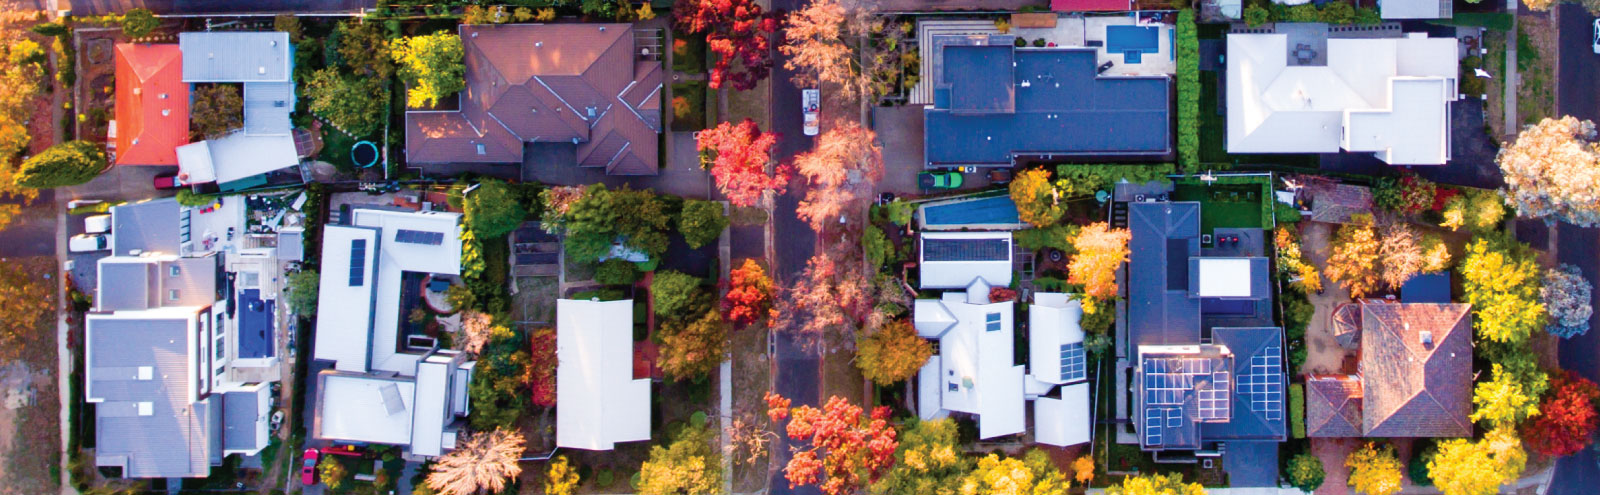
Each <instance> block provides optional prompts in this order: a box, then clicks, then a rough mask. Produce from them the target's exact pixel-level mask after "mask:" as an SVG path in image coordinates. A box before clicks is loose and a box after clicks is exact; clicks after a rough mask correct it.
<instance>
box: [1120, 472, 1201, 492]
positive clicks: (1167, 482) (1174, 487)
mask: <svg viewBox="0 0 1600 495" xmlns="http://www.w3.org/2000/svg"><path fill="white" fill-rule="evenodd" d="M1205 493H1206V489H1205V488H1204V487H1201V486H1200V484H1199V483H1184V482H1183V475H1182V474H1176V473H1174V474H1159V473H1157V474H1146V475H1142V476H1129V477H1126V478H1123V479H1122V483H1121V484H1117V485H1111V486H1108V487H1106V495H1205Z"/></svg>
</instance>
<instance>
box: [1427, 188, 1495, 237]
mask: <svg viewBox="0 0 1600 495" xmlns="http://www.w3.org/2000/svg"><path fill="white" fill-rule="evenodd" d="M1439 214H1440V215H1441V216H1443V217H1444V221H1443V222H1440V223H1439V226H1441V227H1444V228H1447V229H1450V230H1460V229H1461V228H1462V227H1466V228H1467V230H1471V231H1473V232H1484V231H1489V230H1494V228H1495V227H1498V226H1500V221H1501V220H1503V219H1505V214H1506V208H1505V199H1504V198H1501V197H1500V193H1498V192H1496V191H1492V190H1488V189H1474V188H1464V189H1462V190H1461V193H1460V194H1457V195H1455V196H1452V197H1451V198H1450V199H1447V200H1445V203H1444V210H1443V211H1441V212H1440V213H1439Z"/></svg>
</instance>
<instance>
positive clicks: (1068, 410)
mask: <svg viewBox="0 0 1600 495" xmlns="http://www.w3.org/2000/svg"><path fill="white" fill-rule="evenodd" d="M1033 424H1034V427H1033V439H1034V441H1036V442H1039V443H1042V444H1045V445H1054V446H1057V447H1066V446H1069V445H1077V444H1080V443H1087V442H1088V441H1089V382H1083V383H1075V384H1072V385H1067V386H1064V387H1061V398H1060V399H1052V398H1048V397H1041V398H1039V399H1037V400H1035V401H1033Z"/></svg>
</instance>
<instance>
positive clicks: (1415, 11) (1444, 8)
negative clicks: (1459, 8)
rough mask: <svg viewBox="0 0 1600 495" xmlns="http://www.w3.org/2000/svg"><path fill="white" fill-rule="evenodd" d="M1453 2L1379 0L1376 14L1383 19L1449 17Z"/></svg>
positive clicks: (1452, 13)
mask: <svg viewBox="0 0 1600 495" xmlns="http://www.w3.org/2000/svg"><path fill="white" fill-rule="evenodd" d="M1454 15H1455V4H1454V3H1453V2H1450V1H1448V0H1379V2H1378V16H1379V17H1382V18H1383V19H1384V20H1402V19H1449V18H1450V17H1452V16H1454Z"/></svg>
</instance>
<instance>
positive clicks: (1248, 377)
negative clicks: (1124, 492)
mask: <svg viewBox="0 0 1600 495" xmlns="http://www.w3.org/2000/svg"><path fill="white" fill-rule="evenodd" d="M1128 214H1129V220H1128V221H1129V230H1130V234H1131V237H1130V240H1129V248H1130V250H1131V252H1132V254H1131V256H1130V260H1129V264H1128V268H1127V272H1126V274H1125V275H1126V281H1127V284H1126V286H1127V288H1126V290H1127V303H1126V305H1125V306H1126V307H1125V313H1126V314H1125V321H1126V322H1127V323H1126V332H1127V334H1126V337H1125V338H1126V343H1127V344H1126V345H1127V346H1128V347H1129V348H1130V349H1132V353H1131V355H1130V356H1128V357H1129V358H1132V362H1130V363H1128V365H1129V366H1131V367H1132V368H1133V378H1134V381H1135V383H1134V390H1135V393H1134V401H1133V404H1132V406H1133V408H1132V412H1133V414H1132V422H1133V427H1134V429H1135V430H1136V431H1137V432H1138V443H1139V445H1140V447H1142V448H1143V449H1144V450H1147V451H1153V452H1156V453H1158V454H1167V455H1171V454H1174V453H1188V454H1192V455H1196V456H1215V455H1220V454H1221V453H1222V452H1223V451H1225V450H1226V451H1234V450H1240V449H1235V448H1232V447H1228V448H1224V445H1230V444H1239V445H1237V446H1249V445H1251V444H1252V443H1253V442H1281V441H1283V440H1284V439H1285V438H1286V436H1285V433H1286V429H1285V425H1286V417H1285V416H1286V415H1285V414H1284V411H1285V410H1286V405H1285V404H1286V398H1285V397H1284V386H1285V384H1286V383H1287V382H1288V375H1287V373H1286V372H1285V370H1284V366H1283V349H1284V339H1283V330H1282V329H1281V328H1278V327H1275V326H1273V325H1272V293H1271V286H1270V274H1269V272H1268V266H1267V260H1266V258H1264V257H1263V256H1262V253H1263V251H1264V249H1265V246H1264V243H1265V239H1264V235H1263V234H1262V232H1261V230H1260V229H1231V230H1227V231H1224V229H1217V230H1216V231H1214V232H1206V233H1202V232H1201V229H1200V227H1201V221H1200V220H1201V205H1200V204H1199V203H1195V202H1134V203H1129V204H1128ZM1224 237H1226V238H1229V239H1234V238H1237V239H1239V240H1238V241H1229V242H1222V241H1221V239H1222V238H1224ZM1253 450H1262V449H1253ZM1253 450H1246V451H1253ZM1267 455H1269V456H1273V455H1275V451H1272V452H1271V453H1268V454H1267ZM1272 461H1274V459H1250V460H1249V461H1245V462H1240V463H1238V464H1242V465H1246V466H1248V465H1252V464H1262V463H1267V464H1269V465H1276V463H1275V462H1272ZM1229 472H1230V473H1234V468H1231V467H1230V468H1229ZM1272 474H1273V476H1271V478H1272V479H1271V480H1270V481H1269V480H1258V481H1259V482H1261V483H1268V482H1276V475H1275V473H1272ZM1234 475H1235V476H1238V475H1239V473H1234ZM1249 483H1253V482H1249ZM1235 486H1255V485H1253V484H1242V485H1241V484H1236V485H1235Z"/></svg>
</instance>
